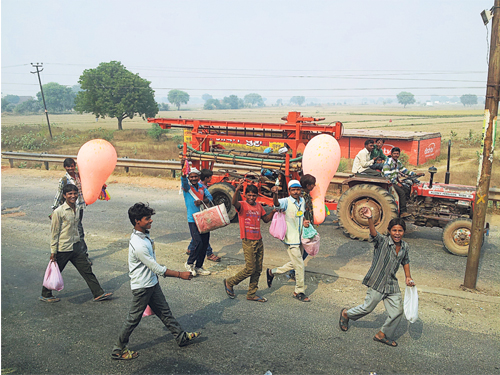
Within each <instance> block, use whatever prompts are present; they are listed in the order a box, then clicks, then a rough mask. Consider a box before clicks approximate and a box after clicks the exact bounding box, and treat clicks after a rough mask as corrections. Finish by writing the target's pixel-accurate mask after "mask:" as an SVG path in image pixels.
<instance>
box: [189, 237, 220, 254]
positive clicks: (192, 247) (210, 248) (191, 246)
mask: <svg viewBox="0 0 500 375" xmlns="http://www.w3.org/2000/svg"><path fill="white" fill-rule="evenodd" d="M194 248H195V247H194V243H193V240H191V242H190V243H189V246H188V250H189V251H190V252H191V251H193V250H194ZM213 253H214V251H213V250H212V246H210V243H209V244H208V246H207V257H208V256H210V255H212V254H213Z"/></svg>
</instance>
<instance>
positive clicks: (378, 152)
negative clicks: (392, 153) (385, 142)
mask: <svg viewBox="0 0 500 375" xmlns="http://www.w3.org/2000/svg"><path fill="white" fill-rule="evenodd" d="M374 157H379V158H381V159H382V160H383V161H386V160H387V156H385V154H384V150H382V149H381V148H377V147H375V148H374V149H373V151H372V152H371V153H370V158H371V159H373V158H374Z"/></svg>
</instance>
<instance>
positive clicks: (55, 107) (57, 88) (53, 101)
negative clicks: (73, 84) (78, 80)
mask: <svg viewBox="0 0 500 375" xmlns="http://www.w3.org/2000/svg"><path fill="white" fill-rule="evenodd" d="M42 88H43V95H44V96H45V104H46V105H47V111H49V112H55V113H61V112H66V111H71V110H72V109H73V107H74V106H75V93H74V92H73V90H71V88H70V87H66V86H63V85H60V84H59V83H56V82H49V83H47V84H45V85H43V86H42ZM36 97H37V99H38V102H39V103H40V104H41V105H43V99H42V93H41V92H38V93H37V94H36Z"/></svg>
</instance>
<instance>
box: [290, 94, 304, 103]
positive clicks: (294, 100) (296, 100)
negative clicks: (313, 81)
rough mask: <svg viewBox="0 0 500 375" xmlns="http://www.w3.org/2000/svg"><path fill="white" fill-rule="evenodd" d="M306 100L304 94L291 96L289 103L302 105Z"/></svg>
mask: <svg viewBox="0 0 500 375" xmlns="http://www.w3.org/2000/svg"><path fill="white" fill-rule="evenodd" d="M305 101H306V98H305V96H292V98H291V99H290V103H291V104H297V105H302V104H304V102H305Z"/></svg>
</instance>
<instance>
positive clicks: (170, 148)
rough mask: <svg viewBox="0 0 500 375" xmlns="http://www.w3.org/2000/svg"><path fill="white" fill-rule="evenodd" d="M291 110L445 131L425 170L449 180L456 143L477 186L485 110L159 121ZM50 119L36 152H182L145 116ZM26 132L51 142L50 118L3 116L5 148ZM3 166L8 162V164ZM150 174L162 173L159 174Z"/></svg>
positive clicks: (468, 180) (195, 112) (459, 171)
mask: <svg viewBox="0 0 500 375" xmlns="http://www.w3.org/2000/svg"><path fill="white" fill-rule="evenodd" d="M289 111H299V112H302V114H303V115H304V116H307V117H325V120H324V121H323V122H322V123H330V122H336V121H341V122H342V123H343V124H344V126H345V128H346V129H380V130H387V131H390V130H398V131H417V132H440V133H441V137H442V149H441V154H442V156H441V157H440V158H439V159H438V160H434V161H430V162H429V163H428V165H423V166H420V167H419V169H418V170H419V171H426V170H427V169H428V168H429V166H431V165H436V167H437V168H438V170H439V172H438V174H437V177H438V180H441V181H442V180H444V173H445V168H446V160H445V159H446V158H445V154H446V143H447V141H448V140H449V139H452V141H453V147H452V183H462V184H469V185H475V184H476V181H475V180H476V176H477V168H478V162H477V155H476V153H477V151H478V150H479V139H480V135H481V131H482V122H483V110H482V109H474V110H471V109H465V108H463V109H462V108H460V107H456V108H445V109H442V110H436V109H434V108H428V107H420V108H418V109H415V107H413V108H407V109H406V110H404V109H403V107H398V106H384V107H373V106H372V107H370V106H357V107H354V106H331V107H319V106H318V107H264V108H245V109H239V110H221V111H206V110H203V109H201V108H193V109H189V108H187V109H181V110H180V111H166V112H160V113H159V114H158V116H157V117H166V118H179V116H182V118H197V119H210V120H227V121H249V122H271V123H282V120H281V117H283V116H286V115H287V113H288V112H289ZM50 121H51V125H52V128H53V134H54V136H56V139H57V140H56V141H55V142H53V143H51V144H48V145H47V146H44V147H42V148H41V149H40V150H37V151H36V152H39V151H40V152H41V151H47V152H53V153H59V154H65V153H66V154H76V153H77V152H78V149H79V147H80V146H81V144H82V143H84V142H85V141H86V140H88V139H92V138H95V137H96V136H100V135H101V134H102V135H103V136H106V137H108V136H109V137H111V138H112V140H111V142H112V143H113V145H114V146H115V147H116V149H117V152H118V155H119V156H120V157H123V156H128V157H133V158H144V159H172V158H176V157H177V154H178V150H177V149H176V147H175V146H176V144H177V143H179V142H180V139H181V138H182V132H181V131H180V130H172V131H170V132H169V134H168V135H167V136H163V138H162V141H154V140H152V139H151V138H149V137H148V136H147V135H146V131H147V130H148V129H150V128H151V124H149V123H148V122H147V121H144V120H143V119H142V118H141V117H135V118H134V119H132V120H130V119H127V120H124V121H123V128H124V131H122V132H119V131H115V130H116V129H117V121H116V119H112V118H106V119H99V121H97V122H96V120H95V117H94V116H92V115H90V114H83V115H79V114H67V115H50ZM12 126H18V127H17V128H13V129H11V131H9V129H8V128H7V127H12ZM25 129H29V130H30V131H31V133H29V134H30V136H29V137H26V138H29V139H31V138H34V137H36V136H37V135H39V136H40V137H45V138H46V136H45V133H46V132H47V130H46V129H47V123H46V119H45V115H44V114H40V115H32V116H14V115H5V114H2V145H3V147H2V149H3V150H6V149H7V150H11V149H12V147H7V146H5V145H4V135H6V136H7V135H8V134H11V133H12V134H14V133H15V134H14V135H15V136H17V137H21V136H22V135H23V134H24V133H26V130H25ZM96 129H98V130H96ZM452 132H453V133H452ZM14 135H12V136H14ZM26 142H28V141H26ZM499 142H500V141H499ZM6 147H7V148H6ZM13 151H21V150H20V149H19V150H13ZM24 151H29V150H24ZM3 163H4V164H5V162H3ZM350 165H351V162H350V161H348V163H347V168H348V170H350ZM27 166H30V165H27ZM493 168H494V172H493V174H492V186H494V185H500V173H495V170H498V168H499V162H498V158H496V160H495V161H494V166H493ZM145 173H147V174H154V175H157V173H156V172H153V171H152V172H151V173H150V172H145ZM459 176H460V177H459ZM455 179H456V180H455Z"/></svg>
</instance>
